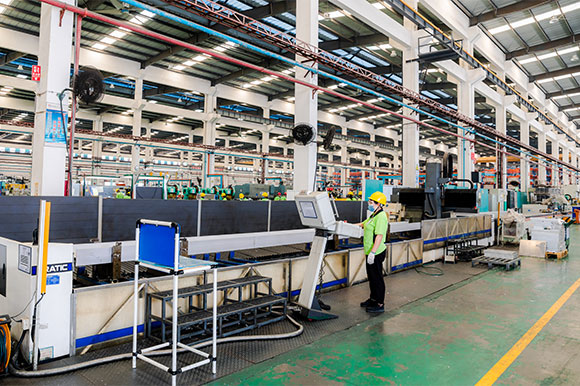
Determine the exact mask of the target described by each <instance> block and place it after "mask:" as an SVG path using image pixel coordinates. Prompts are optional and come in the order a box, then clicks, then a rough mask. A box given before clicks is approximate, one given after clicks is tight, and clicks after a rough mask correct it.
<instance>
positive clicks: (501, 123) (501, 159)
mask: <svg viewBox="0 0 580 386" xmlns="http://www.w3.org/2000/svg"><path fill="white" fill-rule="evenodd" d="M473 97H474V98H475V95H474V96H473ZM505 100H506V98H505V97H504V101H505ZM495 129H496V130H497V131H499V132H500V133H502V134H506V133H507V114H506V103H503V104H500V105H497V106H495ZM500 150H505V148H500ZM500 165H501V170H498V169H499V168H500ZM495 170H496V175H498V173H499V172H501V181H498V182H499V184H498V185H497V186H500V185H501V186H502V187H503V188H504V189H505V188H507V157H506V155H505V154H504V153H502V152H498V157H497V159H496V160H495Z"/></svg>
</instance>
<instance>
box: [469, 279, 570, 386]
mask: <svg viewBox="0 0 580 386" xmlns="http://www.w3.org/2000/svg"><path fill="white" fill-rule="evenodd" d="M578 287H580V279H578V280H576V282H575V283H574V284H572V285H571V286H570V288H568V289H567V290H566V292H564V294H563V295H562V296H560V298H559V299H558V300H557V301H556V303H554V304H553V305H552V307H550V309H549V310H548V311H546V313H545V314H544V315H542V317H541V318H540V319H539V320H538V321H537V322H536V323H535V324H534V325H533V326H532V327H531V328H530V329H529V330H528V331H527V332H526V333H525V334H524V335H523V336H522V337H521V338H520V340H518V341H517V342H516V344H514V345H513V346H512V348H511V349H510V350H509V351H508V352H507V353H506V354H505V355H504V356H503V357H502V358H501V359H500V360H499V361H498V362H497V363H496V364H495V365H494V366H493V367H492V368H491V369H490V370H489V371H488V372H487V373H486V374H485V375H484V376H483V378H481V379H480V380H479V382H477V384H476V386H487V385H493V384H494V382H495V381H497V379H498V378H499V377H500V376H501V375H502V374H503V373H504V372H505V371H506V370H507V369H508V367H510V365H511V364H512V363H513V362H514V361H515V360H516V358H517V357H518V356H520V354H521V353H522V351H524V349H525V348H526V347H527V346H528V345H529V344H530V342H531V341H532V340H534V338H535V337H536V335H538V333H539V332H540V331H542V329H543V328H544V327H545V326H546V324H548V322H549V321H550V320H551V319H552V318H553V317H554V315H556V313H557V312H558V311H559V310H560V308H562V306H563V305H564V304H565V303H566V302H567V301H568V299H570V297H571V296H572V294H574V292H575V291H576V290H577V289H578Z"/></svg>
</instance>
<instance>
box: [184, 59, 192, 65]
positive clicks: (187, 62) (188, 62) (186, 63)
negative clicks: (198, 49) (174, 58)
mask: <svg viewBox="0 0 580 386" xmlns="http://www.w3.org/2000/svg"><path fill="white" fill-rule="evenodd" d="M194 64H195V62H194V61H192V60H187V61H185V62H183V65H184V66H193V65H194Z"/></svg>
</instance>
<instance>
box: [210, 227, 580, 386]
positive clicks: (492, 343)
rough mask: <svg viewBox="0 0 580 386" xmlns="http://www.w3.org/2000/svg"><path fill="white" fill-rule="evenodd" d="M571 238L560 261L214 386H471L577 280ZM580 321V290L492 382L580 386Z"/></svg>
mask: <svg viewBox="0 0 580 386" xmlns="http://www.w3.org/2000/svg"><path fill="white" fill-rule="evenodd" d="M570 237H571V245H570V255H569V257H568V258H567V259H565V260H563V261H545V260H543V259H534V258H524V259H523V261H522V267H521V269H519V270H517V271H512V272H504V271H499V270H492V271H489V272H486V273H484V274H481V275H479V276H476V277H474V278H472V279H470V280H468V281H465V282H462V283H459V284H457V285H454V286H452V287H450V288H447V289H445V290H443V291H440V292H438V293H436V294H434V295H431V296H428V297H426V298H423V299H421V300H419V301H416V302H414V303H412V304H409V305H406V306H403V307H401V308H399V309H397V310H395V311H392V312H389V313H385V314H383V315H380V316H377V317H375V318H372V319H370V320H368V321H366V322H363V323H361V324H359V325H356V326H354V327H352V328H350V329H347V330H344V331H341V332H338V333H335V334H332V335H329V336H327V337H325V338H323V339H321V340H319V341H316V342H314V343H312V344H310V345H307V346H303V347H301V348H299V349H295V350H292V351H289V352H287V353H285V354H282V355H280V356H278V357H275V358H273V359H270V360H268V361H265V362H262V363H260V364H257V365H254V366H251V367H249V368H246V369H245V370H243V371H241V372H238V373H235V374H232V375H230V376H228V377H224V378H221V379H219V380H217V382H216V383H218V384H268V385H270V384H288V383H290V384H309V385H311V384H334V383H347V384H373V385H375V384H403V385H425V384H432V385H434V384H435V385H439V384H445V385H466V384H475V383H476V382H477V381H478V380H479V379H480V378H481V377H482V376H483V375H484V374H485V373H486V372H487V371H488V370H489V369H490V368H491V367H492V366H493V365H494V364H495V363H496V362H497V361H498V360H499V359H500V358H501V357H502V356H503V355H504V354H505V353H506V352H507V351H508V350H509V349H510V348H511V347H512V346H513V345H514V343H516V342H517V341H518V340H519V339H520V338H521V337H522V335H523V334H524V333H525V332H526V331H527V330H528V329H529V328H530V327H531V326H532V325H533V324H534V323H535V322H536V321H537V320H538V319H539V318H540V317H541V316H542V315H543V314H544V313H545V312H546V311H547V310H548V309H549V308H550V306H551V305H552V304H553V303H554V302H555V301H556V300H557V299H558V298H559V297H560V296H561V295H562V294H563V293H564V292H565V291H566V290H567V289H568V287H570V286H571V285H572V284H573V283H574V282H575V281H576V280H577V279H578V278H580V227H576V228H574V227H573V228H571V236H570ZM361 300H363V299H361ZM387 302H388V298H387ZM361 312H364V311H363V310H362V309H361ZM579 321H580V290H578V291H577V292H576V293H574V294H573V295H572V297H571V298H570V299H569V300H568V302H567V303H566V304H565V305H564V306H563V307H562V309H561V310H560V311H559V312H558V313H557V314H556V315H555V316H554V318H553V319H552V320H551V321H550V323H548V325H547V326H546V327H545V328H544V329H543V330H542V331H541V332H540V333H539V334H538V336H537V337H536V338H535V339H534V340H533V341H532V342H531V343H530V345H529V346H528V347H527V348H526V349H525V350H524V351H523V353H522V354H521V355H520V356H519V357H518V358H517V359H516V360H515V362H514V363H513V364H512V365H511V366H510V367H509V368H508V370H507V371H506V372H505V373H504V374H503V375H502V376H501V377H500V378H499V380H498V383H502V384H518V385H520V384H580V323H579Z"/></svg>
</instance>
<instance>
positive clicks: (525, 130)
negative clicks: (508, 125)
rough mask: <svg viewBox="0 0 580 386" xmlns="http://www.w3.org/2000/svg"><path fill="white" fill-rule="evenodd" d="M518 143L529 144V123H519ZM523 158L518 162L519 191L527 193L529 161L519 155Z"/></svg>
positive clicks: (526, 121)
mask: <svg viewBox="0 0 580 386" xmlns="http://www.w3.org/2000/svg"><path fill="white" fill-rule="evenodd" d="M520 141H521V142H523V143H524V144H526V145H529V144H530V121H528V120H525V121H523V122H520ZM520 155H521V156H523V158H522V159H521V160H520V184H521V187H520V190H521V191H523V192H526V191H528V189H529V187H530V160H529V159H528V157H527V156H524V155H523V154H520Z"/></svg>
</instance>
